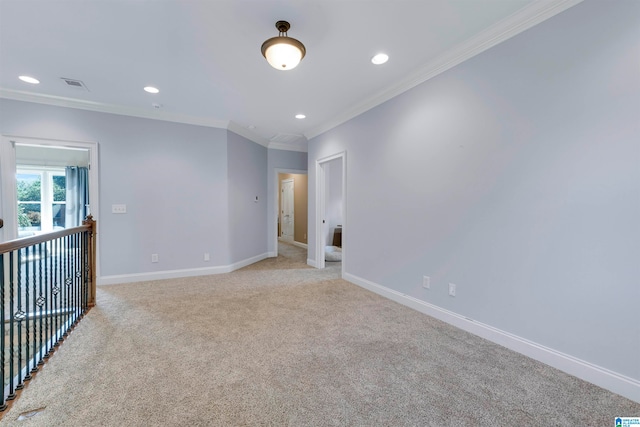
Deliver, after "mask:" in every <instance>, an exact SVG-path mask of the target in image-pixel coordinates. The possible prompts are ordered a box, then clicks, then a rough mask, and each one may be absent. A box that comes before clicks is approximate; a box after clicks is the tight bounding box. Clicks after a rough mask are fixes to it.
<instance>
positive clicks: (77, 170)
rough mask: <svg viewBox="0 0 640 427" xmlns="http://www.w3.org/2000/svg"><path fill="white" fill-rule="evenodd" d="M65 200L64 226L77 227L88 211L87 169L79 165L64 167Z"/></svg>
mask: <svg viewBox="0 0 640 427" xmlns="http://www.w3.org/2000/svg"><path fill="white" fill-rule="evenodd" d="M66 187H67V195H66V196H67V200H66V202H67V203H66V205H67V207H66V211H65V224H64V225H65V228H70V227H77V226H79V225H81V224H82V221H83V220H84V219H85V218H86V217H87V214H88V213H89V170H88V169H87V168H84V167H80V166H67V167H66Z"/></svg>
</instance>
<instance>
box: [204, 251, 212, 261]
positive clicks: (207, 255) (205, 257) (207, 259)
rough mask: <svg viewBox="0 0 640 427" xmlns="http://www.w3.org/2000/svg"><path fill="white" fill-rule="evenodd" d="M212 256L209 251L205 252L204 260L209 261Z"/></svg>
mask: <svg viewBox="0 0 640 427" xmlns="http://www.w3.org/2000/svg"><path fill="white" fill-rule="evenodd" d="M210 259H211V258H210V257H209V252H205V253H204V260H205V261H209V260H210Z"/></svg>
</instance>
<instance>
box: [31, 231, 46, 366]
mask: <svg viewBox="0 0 640 427" xmlns="http://www.w3.org/2000/svg"><path fill="white" fill-rule="evenodd" d="M39 248H40V249H39V250H40V259H39V261H40V283H38V290H39V292H38V298H37V299H36V305H37V306H38V314H39V315H38V331H39V333H40V345H39V346H38V347H36V348H37V350H38V363H37V365H36V366H34V367H33V368H34V369H35V370H38V368H37V366H41V365H43V364H44V357H43V356H44V354H43V349H44V341H43V333H42V332H43V331H42V325H43V324H44V313H43V311H42V307H43V306H44V304H45V302H46V299H45V298H44V295H42V284H43V281H44V280H46V277H47V272H46V270H45V268H46V262H44V261H43V258H44V259H46V258H45V257H44V256H43V251H44V252H45V254H46V245H44V244H42V243H40V245H39Z"/></svg>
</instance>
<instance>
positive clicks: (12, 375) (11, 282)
mask: <svg viewBox="0 0 640 427" xmlns="http://www.w3.org/2000/svg"><path fill="white" fill-rule="evenodd" d="M14 253H15V251H11V252H9V394H8V395H7V400H12V399H15V397H16V393H15V388H14V383H13V381H14V378H15V371H14V364H15V361H14V357H15V348H14V337H13V329H14V328H13V325H14V316H13V313H14V312H13V300H14V291H13V288H14V284H15V283H14V279H13V278H14V275H15V273H16V272H15V271H14V262H15V259H14V258H15V257H14ZM19 262H20V252H19V251H18V263H19ZM18 265H20V264H18ZM19 271H20V270H18V274H20V273H19ZM18 280H20V278H19V277H18Z"/></svg>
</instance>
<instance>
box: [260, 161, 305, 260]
mask: <svg viewBox="0 0 640 427" xmlns="http://www.w3.org/2000/svg"><path fill="white" fill-rule="evenodd" d="M267 151H268V153H267V174H268V175H267V193H268V194H269V199H268V200H267V249H268V251H269V252H270V253H275V251H276V247H275V241H276V240H275V238H276V237H275V236H276V234H277V232H278V229H277V221H278V217H277V209H276V205H275V204H276V197H275V194H276V191H277V189H278V181H277V177H276V172H275V171H276V170H277V169H282V170H295V171H306V170H307V158H308V157H307V153H303V152H299V151H285V150H267ZM309 224H310V223H309Z"/></svg>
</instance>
